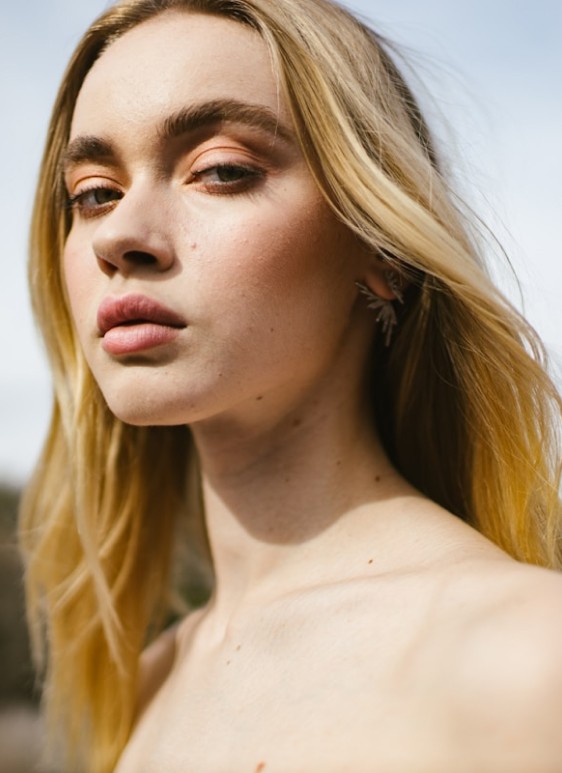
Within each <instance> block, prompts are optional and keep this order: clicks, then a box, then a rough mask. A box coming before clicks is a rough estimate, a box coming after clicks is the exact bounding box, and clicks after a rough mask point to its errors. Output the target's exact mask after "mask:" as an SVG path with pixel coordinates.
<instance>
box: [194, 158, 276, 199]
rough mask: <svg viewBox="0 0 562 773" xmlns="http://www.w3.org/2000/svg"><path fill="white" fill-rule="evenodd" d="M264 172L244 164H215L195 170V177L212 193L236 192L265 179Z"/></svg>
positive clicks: (196, 180)
mask: <svg viewBox="0 0 562 773" xmlns="http://www.w3.org/2000/svg"><path fill="white" fill-rule="evenodd" d="M263 177H264V172H263V171H262V170H261V169H257V168H256V167H251V166H244V165H242V164H226V163H225V164H213V166H209V167H208V168H207V169H202V170H200V171H198V172H194V174H193V179H194V180H195V182H198V183H201V185H202V186H203V187H204V188H205V189H206V190H207V191H208V192H210V193H236V192H238V191H240V192H242V191H244V190H247V189H248V188H250V187H251V186H252V185H253V184H254V183H256V182H257V181H258V180H261V179H263Z"/></svg>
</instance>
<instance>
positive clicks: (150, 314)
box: [97, 294, 187, 336]
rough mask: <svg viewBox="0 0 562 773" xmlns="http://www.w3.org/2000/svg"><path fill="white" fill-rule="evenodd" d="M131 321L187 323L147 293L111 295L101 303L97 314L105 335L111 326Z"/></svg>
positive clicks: (180, 325)
mask: <svg viewBox="0 0 562 773" xmlns="http://www.w3.org/2000/svg"><path fill="white" fill-rule="evenodd" d="M131 322H138V323H139V324H142V323H143V322H152V323H155V324H157V325H167V326H169V327H186V325H187V323H186V321H185V320H184V319H183V318H182V317H180V315H179V314H176V312H175V311H172V309H169V308H167V307H166V306H163V305H162V304H161V303H159V302H158V301H155V300H154V299H153V298H149V297H148V296H146V295H138V294H131V295H123V296H121V297H118V298H115V297H111V296H109V297H107V298H104V299H103V301H102V302H101V303H100V307H99V309H98V316H97V323H98V329H99V331H100V335H102V336H104V335H105V334H106V333H107V331H108V330H111V328H113V327H117V326H118V325H123V324H126V323H131Z"/></svg>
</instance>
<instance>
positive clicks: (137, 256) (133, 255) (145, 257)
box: [123, 250, 158, 266]
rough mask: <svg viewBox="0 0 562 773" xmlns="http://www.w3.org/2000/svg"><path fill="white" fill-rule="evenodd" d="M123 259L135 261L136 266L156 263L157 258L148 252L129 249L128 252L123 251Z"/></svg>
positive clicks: (130, 261) (129, 261)
mask: <svg viewBox="0 0 562 773" xmlns="http://www.w3.org/2000/svg"><path fill="white" fill-rule="evenodd" d="M123 260H126V261H127V262H128V263H135V264H136V265H138V266H150V265H153V264H154V263H156V262H157V261H158V258H156V257H155V256H154V255H151V254H150V252H142V251H141V250H130V251H129V252H125V253H124V255H123Z"/></svg>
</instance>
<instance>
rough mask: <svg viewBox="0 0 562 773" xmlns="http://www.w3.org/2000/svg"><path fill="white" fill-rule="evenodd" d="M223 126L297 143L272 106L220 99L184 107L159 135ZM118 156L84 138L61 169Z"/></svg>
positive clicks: (73, 146)
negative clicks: (236, 125) (234, 125)
mask: <svg viewBox="0 0 562 773" xmlns="http://www.w3.org/2000/svg"><path fill="white" fill-rule="evenodd" d="M222 123H240V124H244V125H246V126H249V127H251V128H256V129H260V130H261V131H265V132H266V133H267V134H270V135H271V136H272V137H273V138H274V139H275V138H277V137H280V138H281V139H283V140H284V141H285V142H289V143H291V142H294V140H295V137H294V134H293V132H292V131H291V130H290V129H289V128H288V127H287V126H285V125H284V124H283V123H282V122H281V121H280V120H279V116H277V115H276V114H275V113H274V112H273V111H272V110H270V109H269V108H268V107H265V105H254V104H250V103H246V102H239V101H238V100H235V99H216V100H212V101H208V102H202V103H200V104H195V105H190V106H189V107H185V108H182V109H181V110H178V111H177V112H176V113H173V114H172V115H170V116H168V117H167V118H166V119H165V120H164V121H163V123H162V125H161V126H160V127H159V129H158V136H159V137H160V139H161V140H164V141H165V140H169V139H175V138H178V137H182V136H183V135H185V134H192V133H194V132H196V131H198V130H201V129H204V128H207V127H209V126H213V125H215V124H222ZM116 157H117V153H116V152H115V149H114V147H113V145H112V143H111V142H109V141H108V140H105V139H103V138H101V137H95V136H89V135H82V136H79V137H76V138H75V139H73V140H72V141H71V142H70V143H69V144H68V146H67V148H66V150H65V151H64V153H63V155H62V159H61V166H62V169H63V171H68V169H69V168H72V167H73V166H78V165H79V164H84V163H91V162H115V160H116Z"/></svg>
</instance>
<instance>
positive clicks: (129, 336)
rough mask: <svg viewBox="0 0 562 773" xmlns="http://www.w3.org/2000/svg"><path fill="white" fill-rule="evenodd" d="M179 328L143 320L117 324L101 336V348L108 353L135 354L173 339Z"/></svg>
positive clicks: (178, 332) (179, 330)
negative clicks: (141, 321)
mask: <svg viewBox="0 0 562 773" xmlns="http://www.w3.org/2000/svg"><path fill="white" fill-rule="evenodd" d="M180 332H181V328H177V327H169V326H168V325H158V324H157V323H155V322H143V323H141V324H139V325H118V326H117V327H112V328H111V330H108V331H107V332H106V333H105V335H104V336H103V338H102V343H101V345H102V348H103V350H104V351H106V352H107V353H108V354H135V353H137V352H143V351H145V350H146V349H154V347H156V346H163V345H165V344H169V343H171V342H172V341H174V340H175V339H176V338H177V337H178V335H179V334H180Z"/></svg>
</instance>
